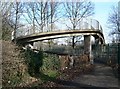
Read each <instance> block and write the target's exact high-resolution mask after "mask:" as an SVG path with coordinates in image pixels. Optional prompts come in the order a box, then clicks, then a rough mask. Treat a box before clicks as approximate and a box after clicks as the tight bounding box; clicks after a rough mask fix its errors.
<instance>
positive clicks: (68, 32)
mask: <svg viewBox="0 0 120 89" xmlns="http://www.w3.org/2000/svg"><path fill="white" fill-rule="evenodd" d="M79 35H83V36H86V35H90V36H94V37H95V39H99V41H100V42H101V43H102V44H104V43H105V40H104V35H103V31H102V27H101V25H100V24H99V22H98V21H97V20H93V19H91V20H89V21H87V20H86V21H81V22H80V25H79V26H78V28H77V29H53V30H52V31H48V30H46V29H44V30H43V32H42V31H41V30H36V31H33V29H29V28H24V27H23V28H19V29H17V30H16V34H15V36H16V37H15V38H16V41H17V42H18V43H21V44H26V43H31V42H37V41H43V40H49V39H56V38H64V37H72V36H79Z"/></svg>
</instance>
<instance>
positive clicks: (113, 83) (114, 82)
mask: <svg viewBox="0 0 120 89" xmlns="http://www.w3.org/2000/svg"><path fill="white" fill-rule="evenodd" d="M73 82H75V83H77V84H80V85H81V84H83V85H86V86H92V87H106V88H107V89H109V88H117V89H120V86H119V82H118V79H117V78H115V76H114V74H113V71H112V68H111V67H109V66H106V65H103V64H95V70H94V72H93V73H91V74H85V75H80V76H78V77H76V78H75V79H74V80H73Z"/></svg>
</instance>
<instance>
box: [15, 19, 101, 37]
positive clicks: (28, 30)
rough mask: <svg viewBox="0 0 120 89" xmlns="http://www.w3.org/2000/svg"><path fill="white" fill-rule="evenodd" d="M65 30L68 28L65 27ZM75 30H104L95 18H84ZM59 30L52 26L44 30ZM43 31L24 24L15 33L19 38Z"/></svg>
mask: <svg viewBox="0 0 120 89" xmlns="http://www.w3.org/2000/svg"><path fill="white" fill-rule="evenodd" d="M65 30H68V29H65ZM69 30H71V29H69ZM75 30H95V31H100V32H102V27H101V25H100V24H99V22H98V21H97V20H95V19H83V20H82V21H81V22H80V23H79V25H78V26H77V29H75ZM57 31H58V32H60V31H61V30H58V29H53V30H52V31H50V27H44V28H43V32H57ZM43 32H42V30H41V29H38V28H35V31H34V30H33V29H32V27H31V26H23V27H21V28H18V29H17V30H16V34H15V35H16V38H17V37H22V36H27V35H32V34H36V33H43Z"/></svg>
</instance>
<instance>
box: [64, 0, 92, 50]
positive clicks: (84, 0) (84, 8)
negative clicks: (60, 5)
mask: <svg viewBox="0 0 120 89" xmlns="http://www.w3.org/2000/svg"><path fill="white" fill-rule="evenodd" d="M64 7H65V12H66V13H65V14H66V17H67V18H68V20H69V21H70V23H71V25H72V26H67V27H68V28H69V29H70V30H71V29H72V30H75V29H76V28H77V27H78V25H79V23H80V21H81V20H82V19H83V18H86V17H88V16H91V15H93V14H94V12H93V10H94V4H93V3H92V2H90V1H88V0H81V1H78V2H74V1H72V2H66V3H65V4H64ZM75 38H76V37H75V36H73V37H72V47H73V48H74V46H75V43H76V42H75ZM77 39H78V38H77Z"/></svg>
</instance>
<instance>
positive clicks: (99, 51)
mask: <svg viewBox="0 0 120 89" xmlns="http://www.w3.org/2000/svg"><path fill="white" fill-rule="evenodd" d="M93 53H94V58H95V60H96V61H100V62H104V63H107V62H112V63H117V64H120V43H112V44H106V45H94V46H93Z"/></svg>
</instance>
